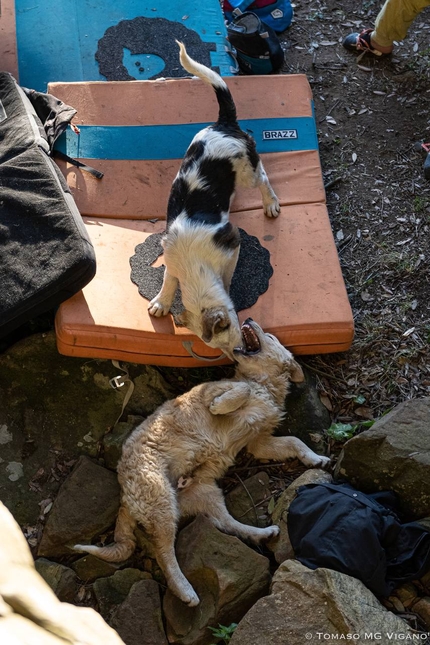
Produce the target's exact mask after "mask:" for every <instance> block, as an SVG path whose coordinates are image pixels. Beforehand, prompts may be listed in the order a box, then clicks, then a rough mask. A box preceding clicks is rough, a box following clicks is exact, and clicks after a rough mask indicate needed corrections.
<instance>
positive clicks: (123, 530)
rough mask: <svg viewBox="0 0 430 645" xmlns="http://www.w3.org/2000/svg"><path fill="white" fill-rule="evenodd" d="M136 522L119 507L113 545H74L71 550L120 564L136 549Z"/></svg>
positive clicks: (123, 508)
mask: <svg viewBox="0 0 430 645" xmlns="http://www.w3.org/2000/svg"><path fill="white" fill-rule="evenodd" d="M135 528H136V521H135V520H134V519H133V518H132V517H131V515H130V514H129V512H128V511H127V509H126V508H125V507H124V506H121V507H120V509H119V513H118V519H117V521H116V526H115V534H114V540H115V542H114V543H113V544H110V545H109V546H95V545H93V544H75V546H74V547H73V549H74V550H75V551H79V552H81V553H91V554H92V555H95V556H97V557H98V558H100V559H101V560H106V562H122V561H123V560H127V558H129V557H130V556H131V555H132V553H134V550H135V548H136V538H135V535H134V529H135Z"/></svg>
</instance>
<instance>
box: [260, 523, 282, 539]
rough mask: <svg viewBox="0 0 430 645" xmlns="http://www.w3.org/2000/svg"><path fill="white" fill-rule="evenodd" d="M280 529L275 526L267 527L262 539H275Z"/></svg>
mask: <svg viewBox="0 0 430 645" xmlns="http://www.w3.org/2000/svg"><path fill="white" fill-rule="evenodd" d="M280 530H281V529H280V528H279V526H278V525H277V524H272V526H268V527H267V529H265V531H266V537H265V538H264V539H265V540H272V539H273V538H275V537H278V535H279V532H280Z"/></svg>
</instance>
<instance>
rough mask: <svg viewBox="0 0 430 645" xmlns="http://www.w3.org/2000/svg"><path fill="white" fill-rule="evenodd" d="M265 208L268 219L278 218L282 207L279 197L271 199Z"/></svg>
mask: <svg viewBox="0 0 430 645" xmlns="http://www.w3.org/2000/svg"><path fill="white" fill-rule="evenodd" d="M263 207H264V214H265V215H266V217H278V215H279V213H280V212H281V205H280V203H279V200H278V198H277V197H274V198H273V199H271V200H270V202H266V203H265V204H264V205H263Z"/></svg>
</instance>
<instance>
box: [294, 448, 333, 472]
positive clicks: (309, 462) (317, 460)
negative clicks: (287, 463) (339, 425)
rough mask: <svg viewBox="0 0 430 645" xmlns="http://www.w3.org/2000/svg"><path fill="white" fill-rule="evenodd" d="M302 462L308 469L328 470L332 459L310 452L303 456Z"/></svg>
mask: <svg viewBox="0 0 430 645" xmlns="http://www.w3.org/2000/svg"><path fill="white" fill-rule="evenodd" d="M301 460H302V462H303V463H304V464H305V466H308V468H324V469H325V468H327V466H329V464H330V461H331V460H330V457H324V455H317V454H316V453H315V452H312V450H310V451H309V452H308V453H307V454H306V455H303V457H302V459H301Z"/></svg>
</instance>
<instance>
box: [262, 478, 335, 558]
mask: <svg viewBox="0 0 430 645" xmlns="http://www.w3.org/2000/svg"><path fill="white" fill-rule="evenodd" d="M331 481H333V478H332V476H331V475H330V474H329V473H327V472H326V471H325V470H321V469H319V468H315V469H313V470H307V471H306V472H304V473H303V475H300V477H298V478H297V479H295V480H294V481H293V483H292V484H290V485H289V486H288V488H287V489H286V490H284V492H283V493H282V494H281V495H280V497H279V498H278V501H277V502H276V504H275V508H274V510H273V513H272V522H273V524H277V525H278V526H279V528H280V532H279V536H278V537H277V538H276V539H275V540H272V541H271V542H268V544H267V546H268V548H269V549H270V550H271V551H273V553H274V555H275V559H276V562H279V563H281V562H283V561H284V560H287V559H288V558H294V551H293V547H292V546H291V542H290V537H289V535H288V525H287V516H288V509H289V508H290V504H291V502H292V501H293V499H294V498H295V496H296V491H297V489H298V488H299V486H305V485H306V484H322V483H324V482H331Z"/></svg>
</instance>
